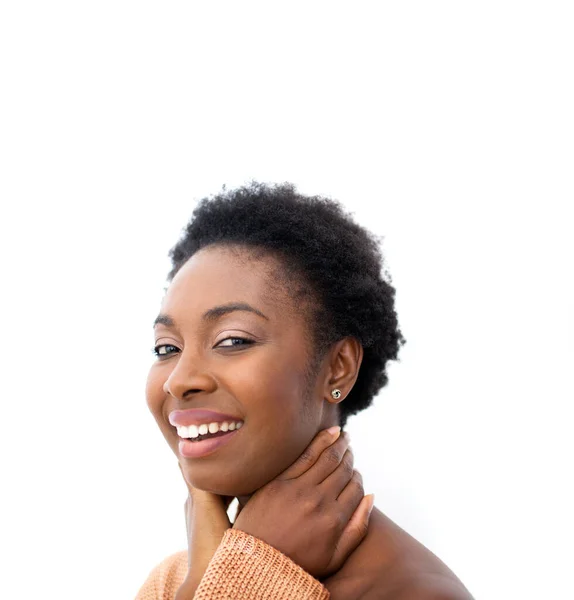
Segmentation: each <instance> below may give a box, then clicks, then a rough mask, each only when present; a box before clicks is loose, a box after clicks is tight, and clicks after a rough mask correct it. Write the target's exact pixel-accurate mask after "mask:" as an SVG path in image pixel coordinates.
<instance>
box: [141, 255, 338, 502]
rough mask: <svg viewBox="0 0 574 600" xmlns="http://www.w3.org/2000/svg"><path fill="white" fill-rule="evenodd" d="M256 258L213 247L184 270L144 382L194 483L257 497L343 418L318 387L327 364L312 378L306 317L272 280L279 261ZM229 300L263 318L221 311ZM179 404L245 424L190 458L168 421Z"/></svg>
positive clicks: (165, 307) (165, 305) (166, 302)
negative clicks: (213, 447) (157, 353)
mask: <svg viewBox="0 0 574 600" xmlns="http://www.w3.org/2000/svg"><path fill="white" fill-rule="evenodd" d="M249 256H250V255H249V254H248V253H247V251H245V250H240V251H239V253H238V252H237V251H236V252H232V251H230V249H229V248H224V247H221V246H219V247H218V246H210V247H208V248H205V249H203V250H201V251H199V252H198V253H196V254H195V255H194V256H192V257H191V259H189V260H188V261H187V263H186V264H185V265H184V266H183V267H182V268H181V269H180V270H179V272H178V273H177V275H176V276H175V277H174V279H173V281H172V283H171V285H170V286H169V288H168V290H167V293H166V295H165V297H164V299H163V302H162V306H161V311H160V313H161V315H163V317H164V318H163V319H161V321H163V322H160V323H159V324H157V325H156V326H155V328H154V336H155V346H161V350H160V352H163V353H164V354H163V355H162V356H160V357H159V358H157V359H156V361H155V363H154V364H153V365H152V367H151V369H150V372H149V376H148V380H147V387H146V397H147V404H148V406H149V409H150V410H151V412H152V414H153V416H154V417H155V419H156V421H157V423H158V425H159V428H160V429H161V432H162V433H163V435H164V437H165V439H166V440H167V443H168V444H169V446H170V447H171V449H172V450H173V452H174V453H175V454H176V456H177V457H178V460H179V462H180V463H181V467H182V469H183V472H184V475H185V477H186V479H187V480H188V481H189V482H190V483H191V484H192V485H193V486H195V487H197V488H200V489H203V490H208V491H211V492H214V493H217V494H221V495H228V496H243V495H248V494H251V493H253V492H254V491H255V490H257V489H258V488H260V487H261V486H263V485H265V484H266V483H267V482H269V481H271V480H272V479H274V478H275V477H276V476H277V475H278V474H279V473H281V472H282V471H283V470H285V469H286V468H287V467H288V466H289V465H291V464H292V463H293V462H294V461H295V460H296V459H297V457H298V456H299V455H300V454H301V453H302V452H303V450H304V449H305V447H306V446H307V445H308V444H309V443H310V441H311V439H312V438H313V437H314V435H315V434H316V433H317V432H318V431H319V430H320V429H322V428H323V427H329V426H330V425H333V424H335V422H334V421H333V413H332V411H331V410H330V408H332V407H329V402H327V401H326V400H325V399H324V398H323V397H322V393H321V391H320V389H319V387H320V386H317V381H319V379H320V378H321V370H322V369H321V370H320V371H319V374H318V378H317V381H316V382H308V381H307V380H306V377H305V374H306V367H307V361H308V358H309V357H308V350H307V346H306V343H305V341H304V340H305V339H306V335H305V334H306V327H307V323H306V321H305V317H304V315H303V314H302V313H301V311H297V310H296V308H295V307H294V306H293V301H292V300H291V299H290V296H289V295H288V294H286V293H285V292H283V291H282V289H281V288H280V286H278V285H277V281H271V280H270V279H269V278H270V277H273V275H272V273H273V270H274V269H276V268H277V267H278V263H277V262H276V261H275V259H273V258H271V257H264V258H262V259H257V260H253V259H249ZM271 290H273V291H271ZM231 303H234V304H238V303H242V304H245V305H248V306H250V307H252V308H253V309H254V310H256V311H259V313H261V314H262V315H264V316H261V315H259V314H257V313H255V312H251V311H249V310H231V311H229V312H228V311H226V310H225V309H219V310H217V311H213V309H216V308H217V307H222V306H226V305H229V304H231ZM207 311H212V313H211V316H206V314H205V313H207ZM165 317H169V319H166V318H165ZM170 320H171V322H172V323H173V324H165V323H166V322H169V321H170ZM237 338H244V339H246V340H249V341H241V340H239V339H237ZM250 342H251V343H250ZM309 383H311V385H309ZM176 409H177V410H185V409H209V410H213V411H216V412H219V413H223V414H225V415H231V416H233V417H236V418H238V419H239V420H241V421H243V426H242V427H241V429H240V430H239V431H236V432H235V433H234V434H233V435H232V436H230V437H229V441H227V442H226V443H225V444H223V445H221V446H219V447H217V449H216V450H214V451H213V452H211V453H210V454H207V455H204V456H200V457H195V458H187V457H184V456H182V455H180V453H179V449H178V444H179V441H180V438H179V436H178V433H177V430H176V428H175V427H174V426H173V425H172V424H171V423H170V421H169V418H168V417H169V414H170V412H172V411H173V410H176Z"/></svg>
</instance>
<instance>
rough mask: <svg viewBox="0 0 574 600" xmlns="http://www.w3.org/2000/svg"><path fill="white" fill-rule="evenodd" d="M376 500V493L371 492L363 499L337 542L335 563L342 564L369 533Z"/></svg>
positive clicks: (333, 561)
mask: <svg viewBox="0 0 574 600" xmlns="http://www.w3.org/2000/svg"><path fill="white" fill-rule="evenodd" d="M374 502H375V495H374V494H369V495H368V496H365V497H364V498H363V499H362V500H361V502H360V504H359V506H358V507H357V509H356V510H355V512H354V513H353V515H352V516H351V519H350V520H349V523H348V525H347V527H345V529H344V530H343V533H342V534H341V537H340V539H339V541H338V542H337V550H336V552H335V555H334V556H333V560H332V561H331V562H332V563H333V564H342V563H343V561H344V560H345V559H346V558H347V556H348V555H349V554H350V553H351V552H353V550H355V548H356V547H357V546H358V545H359V544H360V543H361V542H362V541H363V539H364V538H365V536H366V535H367V532H368V530H369V519H370V516H371V512H372V510H373V506H374Z"/></svg>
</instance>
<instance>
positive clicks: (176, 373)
mask: <svg viewBox="0 0 574 600" xmlns="http://www.w3.org/2000/svg"><path fill="white" fill-rule="evenodd" d="M216 388H217V383H216V381H215V379H214V377H213V376H212V375H211V374H210V373H209V372H208V370H207V369H206V368H205V365H204V364H203V363H202V362H201V361H200V360H199V359H198V358H197V357H191V356H189V357H186V355H185V352H182V353H181V354H180V356H179V360H178V361H177V363H176V365H175V367H174V368H173V370H172V372H171V373H170V375H169V377H168V378H167V379H166V380H165V382H164V384H163V391H164V393H166V394H169V395H170V396H173V397H174V398H177V399H178V400H183V399H184V398H185V397H187V396H189V395H193V394H198V393H201V392H203V393H210V392H213V391H214V390H215V389H216Z"/></svg>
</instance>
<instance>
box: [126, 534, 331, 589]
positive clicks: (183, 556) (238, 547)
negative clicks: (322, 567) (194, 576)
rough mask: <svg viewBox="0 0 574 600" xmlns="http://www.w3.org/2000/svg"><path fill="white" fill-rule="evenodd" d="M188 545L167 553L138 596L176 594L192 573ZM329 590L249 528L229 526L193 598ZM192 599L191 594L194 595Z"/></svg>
mask: <svg viewBox="0 0 574 600" xmlns="http://www.w3.org/2000/svg"><path fill="white" fill-rule="evenodd" d="M187 568H188V567H187V551H185V550H184V551H181V552H176V553H175V554H171V555H170V556H168V557H167V558H165V559H164V560H163V561H162V562H161V563H159V564H158V565H157V566H156V567H155V568H154V569H153V570H152V571H151V573H150V574H149V576H148V578H147V579H146V581H145V583H144V584H143V586H142V587H141V588H140V590H139V592H138V595H137V597H136V600H173V599H174V598H175V595H176V593H177V590H178V589H179V588H180V586H181V585H182V583H183V581H184V579H185V577H186V575H187ZM329 597H330V595H329V591H328V590H327V588H326V587H324V586H323V585H322V584H321V582H320V581H318V580H317V579H315V578H314V577H313V576H312V575H310V574H309V573H307V571H305V570H304V569H302V568H301V567H300V566H299V565H298V564H296V563H295V562H293V561H292V560H291V559H290V558H289V557H288V556H285V554H283V553H282V552H280V551H279V550H277V549H276V548H274V547H273V546H270V545H269V544H267V543H265V542H264V541H263V540H260V539H258V538H256V537H254V536H252V535H249V534H248V533H245V532H244V531H241V530H239V529H233V528H231V529H228V530H227V531H226V532H225V535H224V536H223V539H222V540H221V543H220V544H219V546H218V548H217V550H216V552H215V554H214V555H213V557H212V559H211V561H210V563H209V565H208V567H207V570H206V571H205V573H204V575H203V577H202V579H201V582H200V583H199V586H198V588H197V590H196V592H195V595H194V596H193V600H251V599H257V600H289V599H290V600H299V599H301V600H303V599H304V600H328V599H329ZM190 600H191V599H190Z"/></svg>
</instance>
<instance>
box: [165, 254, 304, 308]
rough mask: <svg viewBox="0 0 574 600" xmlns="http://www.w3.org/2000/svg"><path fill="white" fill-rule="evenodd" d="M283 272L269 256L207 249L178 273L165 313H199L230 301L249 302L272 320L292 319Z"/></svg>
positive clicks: (278, 264) (169, 292) (166, 302)
mask: <svg viewBox="0 0 574 600" xmlns="http://www.w3.org/2000/svg"><path fill="white" fill-rule="evenodd" d="M281 275H282V269H281V265H280V263H279V262H278V261H277V259H275V258H273V257H271V256H269V255H260V256H257V257H255V256H254V255H253V254H252V253H250V252H248V251H247V250H244V249H237V248H229V247H221V246H215V247H208V248H204V249H202V250H200V251H198V252H197V253H195V254H194V255H193V256H192V257H191V258H190V259H189V260H188V261H187V262H186V263H185V264H184V265H183V266H182V267H181V269H180V270H179V271H178V272H177V274H176V275H175V277H174V278H173V281H172V282H171V284H170V286H169V287H168V289H167V292H166V295H165V297H164V299H163V302H162V312H166V313H176V312H177V313H179V314H182V313H185V314H196V312H197V313H199V312H201V313H202V314H203V312H204V311H205V310H208V309H209V308H211V307H213V306H216V305H221V304H225V303H228V302H247V303H249V304H251V305H252V306H254V308H257V309H259V310H261V311H262V312H263V313H265V315H267V316H268V317H269V318H270V319H273V320H279V319H280V318H281V317H282V316H283V318H285V316H286V312H287V313H288V314H289V315H290V316H292V314H291V313H292V311H293V306H292V302H291V301H290V298H289V295H288V294H287V293H286V292H285V291H284V289H282V285H281V284H280V279H281Z"/></svg>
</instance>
